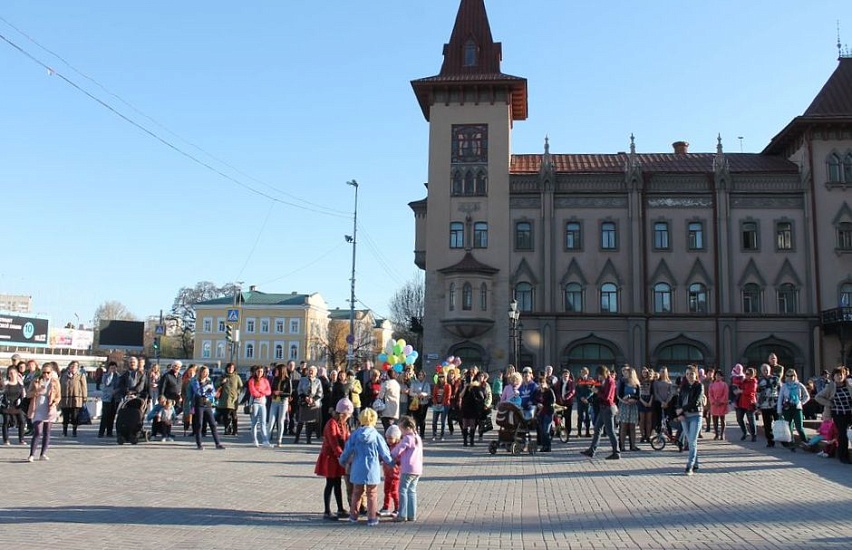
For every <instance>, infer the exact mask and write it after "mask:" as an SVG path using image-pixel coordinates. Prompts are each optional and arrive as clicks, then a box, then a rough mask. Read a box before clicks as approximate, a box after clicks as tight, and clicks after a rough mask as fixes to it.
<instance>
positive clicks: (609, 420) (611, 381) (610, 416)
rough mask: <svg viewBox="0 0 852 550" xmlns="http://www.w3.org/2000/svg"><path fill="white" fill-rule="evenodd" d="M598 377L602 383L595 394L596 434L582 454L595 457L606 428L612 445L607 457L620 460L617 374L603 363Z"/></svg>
mask: <svg viewBox="0 0 852 550" xmlns="http://www.w3.org/2000/svg"><path fill="white" fill-rule="evenodd" d="M597 377H598V380H599V381H600V383H601V385H600V387H599V388H598V391H597V395H596V396H595V399H596V401H597V404H598V413H597V418H595V434H594V435H593V436H592V442H591V445H589V448H588V449H586V450H585V451H582V452H581V454H584V455H586V456H587V457H589V458H593V457H594V456H595V451H597V449H598V442H599V441H600V439H601V435H602V432H603V431H604V430H605V431H606V433H607V435H608V436H609V442H610V445H612V454H610V455H609V456H608V457H606V459H607V460H618V459H620V458H621V451H620V450H619V447H618V440H617V439H616V436H615V417H616V415H617V414H618V407H617V406H616V404H615V392H616V387H615V386H616V383H615V375H614V374H610V372H609V369H608V368H607V367H605V366H603V365H601V366H600V367H598V370H597Z"/></svg>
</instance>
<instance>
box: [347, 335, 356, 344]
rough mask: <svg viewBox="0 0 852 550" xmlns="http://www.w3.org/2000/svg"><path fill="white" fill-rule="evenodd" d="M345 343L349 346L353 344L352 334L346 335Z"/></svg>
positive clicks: (353, 337)
mask: <svg viewBox="0 0 852 550" xmlns="http://www.w3.org/2000/svg"><path fill="white" fill-rule="evenodd" d="M346 343H347V344H350V345H351V344H354V343H355V336H353V335H352V334H347V335H346Z"/></svg>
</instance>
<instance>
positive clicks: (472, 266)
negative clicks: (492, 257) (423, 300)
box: [438, 252, 500, 275]
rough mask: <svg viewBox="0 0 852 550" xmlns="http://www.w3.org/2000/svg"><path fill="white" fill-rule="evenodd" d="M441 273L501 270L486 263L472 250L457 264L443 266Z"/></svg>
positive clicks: (486, 273) (487, 272) (489, 272)
mask: <svg viewBox="0 0 852 550" xmlns="http://www.w3.org/2000/svg"><path fill="white" fill-rule="evenodd" d="M438 271H440V272H441V273H444V274H448V273H483V274H485V275H493V274H495V273H497V272H498V271H500V270H499V269H497V268H496V267H491V266H490V265H486V264H484V263H482V262H480V261H479V260H477V259H476V258H474V257H473V254H471V253H470V252H467V253H465V255H464V258H462V259H461V261H460V262H458V263H457V264H454V265H451V266H448V267H443V268H441V269H439V270H438Z"/></svg>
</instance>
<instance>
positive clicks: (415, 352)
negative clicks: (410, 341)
mask: <svg viewBox="0 0 852 550" xmlns="http://www.w3.org/2000/svg"><path fill="white" fill-rule="evenodd" d="M410 355H411V356H412V357H414V360H415V361H417V358H418V357H420V354H419V353H417V350H415V351H412V352H411V354H410Z"/></svg>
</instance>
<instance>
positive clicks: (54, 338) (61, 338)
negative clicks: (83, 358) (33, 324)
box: [50, 328, 95, 350]
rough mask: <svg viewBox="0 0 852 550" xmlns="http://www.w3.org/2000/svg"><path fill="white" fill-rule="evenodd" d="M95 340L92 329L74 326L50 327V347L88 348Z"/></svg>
mask: <svg viewBox="0 0 852 550" xmlns="http://www.w3.org/2000/svg"><path fill="white" fill-rule="evenodd" d="M94 341H95V333H94V331H91V330H77V329H73V328H52V329H50V347H51V348H61V349H78V350H87V349H90V348H91V347H92V344H93V343H94Z"/></svg>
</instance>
